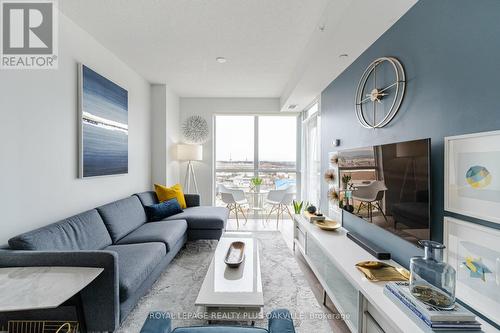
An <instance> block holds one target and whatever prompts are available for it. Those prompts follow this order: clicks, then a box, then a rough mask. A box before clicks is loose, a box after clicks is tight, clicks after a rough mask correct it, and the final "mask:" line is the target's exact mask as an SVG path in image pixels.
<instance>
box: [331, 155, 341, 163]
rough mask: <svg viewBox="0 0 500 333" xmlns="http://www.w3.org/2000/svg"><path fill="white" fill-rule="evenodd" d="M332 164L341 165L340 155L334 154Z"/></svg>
mask: <svg viewBox="0 0 500 333" xmlns="http://www.w3.org/2000/svg"><path fill="white" fill-rule="evenodd" d="M330 164H331V165H338V164H339V155H338V154H333V155H332V156H331V157H330Z"/></svg>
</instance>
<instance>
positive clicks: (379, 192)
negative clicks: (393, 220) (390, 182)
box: [352, 180, 387, 222]
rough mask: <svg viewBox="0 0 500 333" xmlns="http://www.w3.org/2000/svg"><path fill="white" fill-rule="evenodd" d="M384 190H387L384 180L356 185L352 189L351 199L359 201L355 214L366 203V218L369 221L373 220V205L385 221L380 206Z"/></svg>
mask: <svg viewBox="0 0 500 333" xmlns="http://www.w3.org/2000/svg"><path fill="white" fill-rule="evenodd" d="M385 191H387V186H385V182H384V181H382V180H376V181H373V182H371V183H370V184H369V185H366V186H360V187H356V189H355V190H354V191H352V199H353V200H357V201H360V204H359V206H358V210H357V212H356V214H359V211H360V209H361V207H362V206H363V205H367V208H368V219H369V220H370V222H373V206H375V207H376V208H378V210H379V211H380V212H381V213H382V216H383V217H384V219H385V221H386V222H387V217H386V216H385V213H384V211H383V210H382V207H381V206H380V201H381V200H382V199H383V198H384V193H385Z"/></svg>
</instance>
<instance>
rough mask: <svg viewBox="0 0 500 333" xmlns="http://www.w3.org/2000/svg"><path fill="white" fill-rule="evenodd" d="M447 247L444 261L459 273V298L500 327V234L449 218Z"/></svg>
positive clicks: (445, 228) (446, 238) (445, 226)
mask: <svg viewBox="0 0 500 333" xmlns="http://www.w3.org/2000/svg"><path fill="white" fill-rule="evenodd" d="M444 245H445V246H446V250H445V257H444V261H446V262H447V263H448V264H450V265H451V266H452V267H453V268H454V269H455V270H456V271H457V285H456V297H457V298H458V299H459V300H461V301H462V302H464V303H465V304H467V305H469V306H470V307H472V308H473V309H475V310H476V311H478V312H479V313H481V314H482V315H484V316H485V317H487V318H489V319H490V320H491V321H493V322H495V323H496V324H497V325H500V297H499V296H500V230H499V229H493V228H488V227H485V226H482V225H479V224H476V223H471V222H466V221H462V220H459V219H456V218H453V217H448V216H445V218H444ZM477 262H478V263H479V264H478V263H477ZM471 263H472V266H471V267H472V268H469V265H470V264H471ZM482 266H484V269H483V268H482ZM478 267H479V268H480V269H477V268H478ZM474 268H476V272H473V271H472V270H473V269H474ZM478 272H479V273H480V274H479V273H478Z"/></svg>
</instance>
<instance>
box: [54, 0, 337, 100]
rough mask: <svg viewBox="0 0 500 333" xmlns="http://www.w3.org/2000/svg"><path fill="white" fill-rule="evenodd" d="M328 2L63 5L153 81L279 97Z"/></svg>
mask: <svg viewBox="0 0 500 333" xmlns="http://www.w3.org/2000/svg"><path fill="white" fill-rule="evenodd" d="M327 3H328V0H307V1H305V0H63V1H59V8H60V10H61V11H62V12H63V13H64V14H65V15H66V16H67V17H69V18H70V19H72V20H73V21H74V22H75V23H77V24H78V25H80V26H81V27H82V28H83V29H85V30H86V31H87V32H89V33H90V34H91V35H93V36H94V37H95V38H96V39H97V40H98V41H99V42H101V43H102V44H103V45H104V46H106V47H107V48H108V49H110V50H111V51H112V52H114V53H115V54H116V55H117V56H118V57H119V58H121V59H122V60H123V61H125V62H126V63H127V64H128V65H129V66H131V67H132V68H133V69H135V70H136V71H137V72H138V73H140V74H141V75H143V76H144V77H145V78H146V79H147V80H148V81H150V82H152V83H167V84H168V85H170V87H171V88H172V89H173V90H174V91H176V92H177V93H178V94H179V95H181V96H191V97H279V96H280V95H281V92H282V91H283V89H284V87H285V84H286V82H287V80H288V78H289V77H290V73H291V72H292V71H293V69H294V68H295V66H296V64H297V61H298V60H299V57H300V55H301V53H302V50H303V48H304V47H305V45H306V44H307V42H308V40H309V37H310V35H311V33H312V31H313V30H314V28H315V25H316V23H317V22H318V20H319V18H320V17H321V14H322V12H323V10H324V8H325V6H326V5H327ZM219 56H223V57H226V58H227V60H228V61H227V63H225V64H219V63H217V62H216V61H215V58H216V57H219Z"/></svg>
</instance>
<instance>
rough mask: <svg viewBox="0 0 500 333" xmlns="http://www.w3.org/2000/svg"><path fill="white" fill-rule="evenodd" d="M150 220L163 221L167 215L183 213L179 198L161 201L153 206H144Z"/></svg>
mask: <svg viewBox="0 0 500 333" xmlns="http://www.w3.org/2000/svg"><path fill="white" fill-rule="evenodd" d="M144 210H145V211H146V216H147V217H148V221H161V220H162V219H165V218H167V217H170V216H172V215H175V214H179V213H182V209H181V206H180V205H179V202H178V201H177V199H171V200H168V201H164V202H160V203H157V204H154V205H151V206H144Z"/></svg>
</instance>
